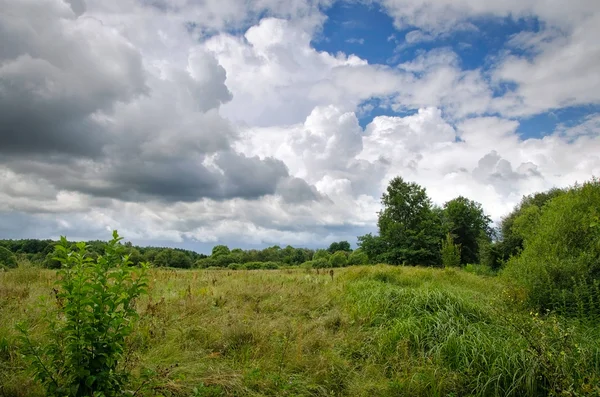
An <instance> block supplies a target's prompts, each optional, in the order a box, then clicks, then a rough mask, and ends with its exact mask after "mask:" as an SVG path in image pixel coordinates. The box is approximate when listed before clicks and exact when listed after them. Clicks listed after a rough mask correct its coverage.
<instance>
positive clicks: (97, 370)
mask: <svg viewBox="0 0 600 397" xmlns="http://www.w3.org/2000/svg"><path fill="white" fill-rule="evenodd" d="M120 240H122V237H119V235H118V233H117V232H116V231H114V232H113V238H112V240H110V241H109V242H108V243H107V244H106V247H105V249H106V251H105V254H104V255H101V256H98V257H97V258H96V259H92V258H91V257H89V256H88V253H87V251H88V248H89V247H88V246H86V244H85V243H83V242H82V243H78V244H76V248H75V249H71V248H70V244H69V243H68V242H67V240H66V238H64V237H61V241H60V243H58V244H57V246H56V248H55V251H54V254H55V259H56V260H57V261H59V262H60V263H61V265H62V267H61V269H60V270H59V271H58V276H59V279H58V281H57V288H56V289H55V295H56V301H57V305H58V310H56V311H55V312H53V313H49V314H50V316H49V317H50V318H49V321H48V323H49V332H48V333H49V335H48V336H49V339H48V340H49V341H48V342H46V343H45V344H43V345H42V346H36V345H35V344H34V343H33V342H32V340H31V338H30V336H29V332H28V330H27V329H26V327H25V326H24V325H23V324H20V325H19V326H18V328H19V330H20V331H21V334H22V337H21V342H22V346H21V349H22V353H23V354H24V355H25V357H26V358H28V359H29V361H30V363H31V367H32V369H33V372H34V375H35V379H36V380H38V381H40V382H41V383H42V384H43V385H44V386H45V387H46V393H47V395H48V396H61V397H64V396H115V395H126V393H124V392H123V390H122V389H123V385H124V384H125V382H126V380H127V373H126V371H125V370H124V369H123V368H121V367H120V366H119V364H120V363H121V361H122V359H123V358H124V355H125V340H126V338H127V336H128V335H129V334H130V333H131V332H132V330H133V326H134V323H135V320H136V319H137V317H138V313H137V311H136V309H135V299H136V298H138V297H139V296H141V295H143V294H145V293H146V287H147V277H146V269H147V264H145V263H144V264H142V265H141V267H139V268H135V267H132V266H131V265H132V263H131V261H130V260H129V256H128V255H123V252H124V247H123V246H122V245H121V243H120Z"/></svg>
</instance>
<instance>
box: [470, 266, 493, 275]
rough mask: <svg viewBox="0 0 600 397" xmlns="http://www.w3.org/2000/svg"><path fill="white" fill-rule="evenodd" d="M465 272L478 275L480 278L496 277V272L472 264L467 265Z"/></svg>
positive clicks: (489, 268) (486, 267) (487, 267)
mask: <svg viewBox="0 0 600 397" xmlns="http://www.w3.org/2000/svg"><path fill="white" fill-rule="evenodd" d="M465 271H466V272H469V273H473V274H477V275H478V276H495V275H496V271H495V270H494V269H493V268H491V267H489V266H486V265H477V264H472V263H467V265H466V266H465Z"/></svg>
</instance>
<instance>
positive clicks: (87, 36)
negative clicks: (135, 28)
mask: <svg viewBox="0 0 600 397" xmlns="http://www.w3.org/2000/svg"><path fill="white" fill-rule="evenodd" d="M3 3H4V5H3V8H4V7H6V8H5V9H4V10H3V13H2V14H1V15H0V36H1V37H2V46H0V139H1V144H0V152H3V153H13V154H14V153H19V154H29V153H40V152H43V153H69V154H74V155H84V156H97V155H98V154H99V153H100V151H101V149H102V146H103V145H104V144H105V143H106V142H107V140H108V139H109V137H108V136H107V135H106V133H105V132H104V131H103V130H102V129H101V128H100V127H99V125H98V123H97V122H96V121H95V120H94V118H95V116H96V114H97V113H98V112H101V111H110V110H111V109H112V107H113V106H114V104H115V103H116V102H118V101H128V100H131V99H132V98H134V97H136V96H138V95H141V94H143V93H145V92H147V87H146V85H145V72H144V69H143V67H142V60H141V56H140V54H139V53H138V51H137V50H136V49H135V48H133V47H132V46H131V45H130V44H129V43H127V42H126V41H125V40H124V39H123V38H121V37H120V36H119V35H117V34H115V33H114V32H112V31H111V30H110V29H107V28H106V27H105V26H103V24H102V23H101V22H100V21H97V20H94V19H89V18H86V19H76V13H80V12H82V4H83V3H82V2H81V1H71V2H70V3H71V6H72V7H73V10H76V13H73V11H72V10H71V9H70V7H69V5H68V4H67V3H63V2H62V1H59V0H53V1H41V2H22V1H20V0H4V2H3Z"/></svg>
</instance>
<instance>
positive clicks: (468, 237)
mask: <svg viewBox="0 0 600 397" xmlns="http://www.w3.org/2000/svg"><path fill="white" fill-rule="evenodd" d="M442 216H443V222H444V229H445V231H446V233H450V234H452V238H453V239H454V242H455V243H456V244H458V245H459V246H460V253H461V254H460V263H461V264H463V265H465V264H467V263H479V251H480V247H479V246H480V242H481V240H483V241H484V242H485V241H489V240H491V229H490V224H491V222H492V220H491V219H490V217H489V216H487V215H486V214H485V213H484V212H483V208H482V206H481V204H479V203H477V202H475V201H473V200H469V199H467V198H465V197H463V196H459V197H457V198H455V199H453V200H450V201H448V202H447V203H446V204H444V209H443V215H442Z"/></svg>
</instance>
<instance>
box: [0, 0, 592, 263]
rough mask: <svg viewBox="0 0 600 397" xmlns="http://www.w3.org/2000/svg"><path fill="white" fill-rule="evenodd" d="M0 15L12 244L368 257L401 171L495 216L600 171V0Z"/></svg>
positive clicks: (71, 4)
mask: <svg viewBox="0 0 600 397" xmlns="http://www.w3.org/2000/svg"><path fill="white" fill-rule="evenodd" d="M0 10H2V11H1V12H0V40H1V45H0V238H13V239H16V238H58V237H59V236H61V235H64V236H67V238H69V239H72V240H79V239H103V240H106V239H108V238H110V231H111V230H114V229H116V230H118V231H119V233H120V234H121V235H122V236H124V237H125V238H126V239H127V240H129V241H132V242H134V243H136V244H140V245H155V246H173V247H182V248H188V249H193V250H196V251H198V252H210V250H211V248H212V246H214V245H216V244H227V245H229V246H230V247H241V248H260V247H266V246H271V245H275V244H276V245H281V246H285V245H288V244H290V245H293V246H303V247H312V248H317V247H323V246H327V245H329V244H330V243H331V242H333V241H340V240H347V241H349V242H351V243H352V244H353V245H355V244H356V237H357V236H359V235H363V234H365V233H369V232H376V230H377V229H376V222H377V211H379V210H380V208H381V207H380V197H381V194H382V192H383V191H384V190H385V188H386V186H387V184H388V182H389V181H390V180H391V179H392V178H394V177H396V176H401V177H402V178H404V179H405V180H407V181H411V182H416V183H418V184H420V185H421V186H423V187H425V188H426V189H427V192H428V194H429V196H430V197H431V199H432V201H433V202H434V203H435V204H438V205H442V204H443V203H444V202H446V201H448V200H450V199H452V198H454V197H456V196H459V195H463V196H466V197H468V198H470V199H473V200H475V201H478V202H480V203H481V204H482V205H483V208H484V210H485V211H486V213H487V214H488V215H490V216H491V218H492V219H493V220H494V221H495V222H498V221H500V220H501V219H502V216H504V215H506V214H507V213H508V212H510V211H511V210H512V208H513V207H514V206H515V205H516V204H517V203H518V202H519V201H520V200H521V198H522V196H523V195H527V194H531V193H534V192H538V191H543V190H547V189H550V188H552V187H567V186H571V185H573V184H574V183H576V182H579V183H581V182H584V181H586V180H589V179H591V178H592V176H600V40H598V37H600V2H598V1H597V0H571V1H569V2H567V1H559V0H489V1H480V0H428V1H423V0H352V1H341V0H339V1H335V0H243V1H242V0H0Z"/></svg>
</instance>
